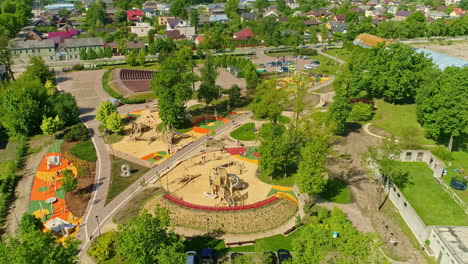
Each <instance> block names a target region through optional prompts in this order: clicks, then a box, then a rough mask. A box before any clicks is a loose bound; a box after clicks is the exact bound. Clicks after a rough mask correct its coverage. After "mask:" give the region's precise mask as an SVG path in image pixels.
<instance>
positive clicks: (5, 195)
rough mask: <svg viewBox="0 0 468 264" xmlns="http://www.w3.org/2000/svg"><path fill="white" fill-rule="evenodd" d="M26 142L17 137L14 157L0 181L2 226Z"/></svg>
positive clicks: (12, 194)
mask: <svg viewBox="0 0 468 264" xmlns="http://www.w3.org/2000/svg"><path fill="white" fill-rule="evenodd" d="M26 151H27V144H26V139H25V138H20V139H19V144H18V146H17V147H16V154H15V159H14V160H12V161H10V162H9V164H8V168H7V171H6V175H5V179H4V180H2V181H0V227H3V223H4V220H5V217H6V215H7V211H8V207H9V206H10V203H11V202H12V200H13V196H14V193H15V185H16V171H17V170H19V169H20V168H21V167H22V166H23V157H24V156H25V155H26Z"/></svg>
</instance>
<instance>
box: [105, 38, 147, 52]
mask: <svg viewBox="0 0 468 264" xmlns="http://www.w3.org/2000/svg"><path fill="white" fill-rule="evenodd" d="M124 45H125V49H126V50H127V52H129V51H132V50H140V49H145V48H146V45H145V42H143V41H125V43H124ZM104 46H105V47H110V48H111V49H112V53H113V54H114V55H121V50H120V49H121V48H123V47H121V46H120V44H119V43H117V42H111V43H109V44H105V45H104Z"/></svg>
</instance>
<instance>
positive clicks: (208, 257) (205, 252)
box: [201, 248, 214, 264]
mask: <svg viewBox="0 0 468 264" xmlns="http://www.w3.org/2000/svg"><path fill="white" fill-rule="evenodd" d="M213 263H214V260H213V249H211V248H204V249H202V254H201V264H213Z"/></svg>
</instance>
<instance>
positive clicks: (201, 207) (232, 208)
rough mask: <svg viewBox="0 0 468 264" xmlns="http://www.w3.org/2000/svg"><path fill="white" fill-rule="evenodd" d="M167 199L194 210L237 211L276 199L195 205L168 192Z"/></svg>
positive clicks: (272, 197)
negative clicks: (221, 204)
mask: <svg viewBox="0 0 468 264" xmlns="http://www.w3.org/2000/svg"><path fill="white" fill-rule="evenodd" d="M164 198H166V199H167V200H168V201H171V202H173V203H175V204H177V205H180V206H183V207H187V208H191V209H196V210H205V211H221V212H223V211H224V212H225V211H239V210H247V209H255V208H260V207H263V206H266V205H269V204H271V203H274V202H275V201H276V200H278V198H277V197H275V196H271V197H270V198H268V199H266V200H263V201H260V202H258V203H254V204H248V205H238V206H205V205H197V204H192V203H188V202H186V201H184V200H181V199H179V198H176V197H174V196H172V195H170V194H167V195H165V196H164Z"/></svg>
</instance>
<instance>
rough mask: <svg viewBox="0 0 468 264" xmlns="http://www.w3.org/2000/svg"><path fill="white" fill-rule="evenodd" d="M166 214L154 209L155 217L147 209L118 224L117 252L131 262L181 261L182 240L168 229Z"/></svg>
mask: <svg viewBox="0 0 468 264" xmlns="http://www.w3.org/2000/svg"><path fill="white" fill-rule="evenodd" d="M168 224H169V213H168V211H167V210H164V209H157V210H156V212H155V217H153V216H151V215H150V214H148V213H147V212H144V213H143V214H141V215H140V216H138V217H136V218H134V219H131V220H129V221H128V222H127V223H124V224H122V225H120V226H119V227H118V229H119V231H120V235H119V237H118V239H117V240H116V244H117V249H116V251H117V254H119V255H120V256H122V257H124V258H125V259H126V260H127V261H129V262H131V263H135V264H146V263H169V264H173V263H174V264H176V263H183V262H184V261H185V254H184V253H183V249H184V246H183V241H182V239H181V238H180V237H179V236H178V235H176V234H175V233H173V232H170V231H169V230H168Z"/></svg>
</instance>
